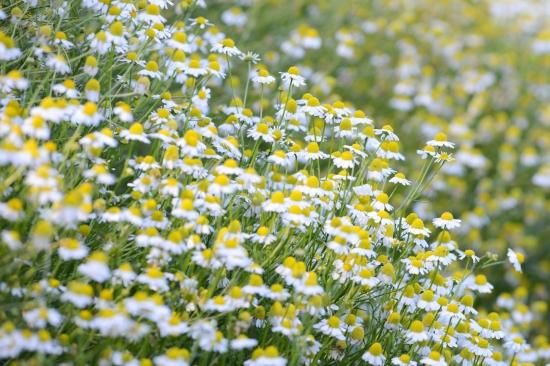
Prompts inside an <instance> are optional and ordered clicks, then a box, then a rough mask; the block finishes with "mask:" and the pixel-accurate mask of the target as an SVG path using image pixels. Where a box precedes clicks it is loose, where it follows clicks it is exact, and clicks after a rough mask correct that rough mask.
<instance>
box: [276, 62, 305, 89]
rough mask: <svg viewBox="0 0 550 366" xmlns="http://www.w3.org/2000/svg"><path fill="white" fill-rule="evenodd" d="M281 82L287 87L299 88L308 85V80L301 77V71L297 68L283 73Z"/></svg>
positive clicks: (293, 67) (294, 67) (292, 67)
mask: <svg viewBox="0 0 550 366" xmlns="http://www.w3.org/2000/svg"><path fill="white" fill-rule="evenodd" d="M281 80H282V81H283V83H284V85H285V86H286V87H289V86H290V85H291V84H292V86H294V87H297V88H299V87H301V86H304V85H306V79H305V78H304V77H303V76H301V75H300V69H298V67H296V66H291V67H290V68H289V69H288V70H287V72H283V73H281Z"/></svg>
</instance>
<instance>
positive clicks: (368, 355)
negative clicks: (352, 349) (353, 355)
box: [361, 342, 386, 366]
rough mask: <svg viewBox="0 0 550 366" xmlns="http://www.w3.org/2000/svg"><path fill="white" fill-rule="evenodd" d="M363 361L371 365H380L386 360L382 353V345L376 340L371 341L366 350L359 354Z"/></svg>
mask: <svg viewBox="0 0 550 366" xmlns="http://www.w3.org/2000/svg"><path fill="white" fill-rule="evenodd" d="M361 358H362V359H363V361H365V362H366V363H368V364H369V365H372V366H382V365H384V364H385V362H386V356H385V355H384V350H383V348H382V345H381V344H380V343H378V342H376V343H373V344H372V345H371V346H370V347H369V349H368V350H367V352H365V353H364V354H363V356H361Z"/></svg>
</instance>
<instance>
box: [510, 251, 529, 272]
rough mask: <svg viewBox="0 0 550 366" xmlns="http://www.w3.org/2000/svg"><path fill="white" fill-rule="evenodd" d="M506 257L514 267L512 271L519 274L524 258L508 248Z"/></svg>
mask: <svg viewBox="0 0 550 366" xmlns="http://www.w3.org/2000/svg"><path fill="white" fill-rule="evenodd" d="M506 256H507V257H508V260H509V261H510V263H511V264H512V266H514V269H515V270H516V271H517V272H521V265H522V263H523V262H524V261H525V256H524V255H523V253H521V252H516V251H514V250H513V249H511V248H508V251H507V253H506Z"/></svg>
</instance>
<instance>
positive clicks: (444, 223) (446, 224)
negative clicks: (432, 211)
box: [432, 211, 461, 230]
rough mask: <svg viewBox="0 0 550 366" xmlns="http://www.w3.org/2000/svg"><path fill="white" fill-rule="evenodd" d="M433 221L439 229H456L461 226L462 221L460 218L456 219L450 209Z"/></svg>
mask: <svg viewBox="0 0 550 366" xmlns="http://www.w3.org/2000/svg"><path fill="white" fill-rule="evenodd" d="M432 222H433V224H434V226H435V227H437V228H439V229H444V230H453V229H456V228H458V227H460V223H461V221H460V220H458V219H455V218H454V217H453V214H452V213H450V212H448V211H447V212H444V213H442V214H441V216H440V217H437V218H435V219H433V221H432Z"/></svg>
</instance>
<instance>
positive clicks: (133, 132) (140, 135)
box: [120, 122, 151, 144]
mask: <svg viewBox="0 0 550 366" xmlns="http://www.w3.org/2000/svg"><path fill="white" fill-rule="evenodd" d="M120 136H121V137H123V138H124V139H126V140H129V141H140V142H143V143H145V144H149V143H150V142H151V140H149V138H148V137H147V133H146V132H145V130H144V128H143V125H142V124H141V123H139V122H136V123H133V124H132V125H131V126H130V128H128V129H127V130H122V131H121V132H120Z"/></svg>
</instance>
